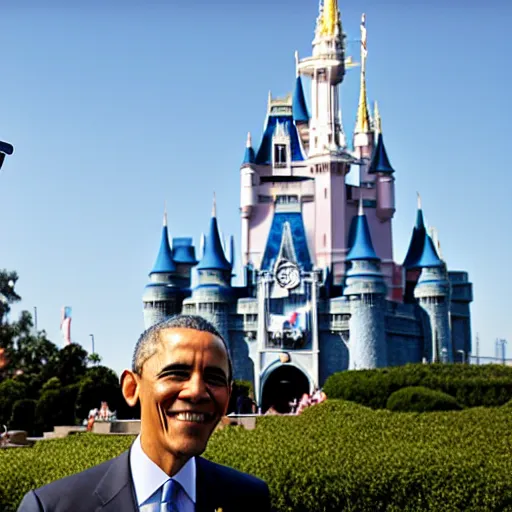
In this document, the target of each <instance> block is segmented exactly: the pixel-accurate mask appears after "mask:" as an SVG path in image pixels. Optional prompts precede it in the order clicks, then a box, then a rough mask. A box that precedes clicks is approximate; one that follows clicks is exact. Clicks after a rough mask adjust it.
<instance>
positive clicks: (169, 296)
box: [142, 213, 181, 329]
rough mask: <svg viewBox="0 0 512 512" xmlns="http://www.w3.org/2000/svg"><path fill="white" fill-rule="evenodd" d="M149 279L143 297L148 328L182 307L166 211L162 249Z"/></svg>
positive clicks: (161, 242) (177, 311) (145, 320)
mask: <svg viewBox="0 0 512 512" xmlns="http://www.w3.org/2000/svg"><path fill="white" fill-rule="evenodd" d="M149 280H150V282H149V284H148V285H147V286H146V288H145V289H144V295H143V298H142V301H143V303H144V326H145V328H146V329H148V328H149V327H151V326H152V325H154V324H156V323H158V322H161V321H163V320H165V319H166V318H169V317H170V316H172V315H175V314H177V313H179V311H180V309H181V304H180V293H181V290H180V278H179V276H178V275H177V268H176V265H175V263H174V261H173V258H172V251H171V247H170V245H169V233H168V230H167V213H164V222H163V227H162V238H161V241H160V249H159V251H158V255H157V258H156V261H155V264H154V266H153V269H152V270H151V272H150V274H149Z"/></svg>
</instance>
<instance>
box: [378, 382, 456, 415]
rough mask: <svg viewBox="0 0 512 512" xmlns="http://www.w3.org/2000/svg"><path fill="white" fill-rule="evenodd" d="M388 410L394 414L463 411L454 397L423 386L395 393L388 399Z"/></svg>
mask: <svg viewBox="0 0 512 512" xmlns="http://www.w3.org/2000/svg"><path fill="white" fill-rule="evenodd" d="M386 408H387V409H389V410H390V411H394V412H433V411H460V410H461V409H462V407H461V406H460V405H459V404H458V403H457V400H455V398H453V396H451V395H447V394H446V393H443V392H442V391H436V390H434V389H429V388H425V387H423V386H413V387H409V388H402V389H399V390H398V391H395V392H394V393H392V394H391V396H390V397H389V398H388V402H387V404H386Z"/></svg>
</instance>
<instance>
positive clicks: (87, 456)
mask: <svg viewBox="0 0 512 512" xmlns="http://www.w3.org/2000/svg"><path fill="white" fill-rule="evenodd" d="M132 439H133V438H132V437H131V436H95V435H94V434H84V435H76V436H71V437H69V438H67V439H63V440H52V441H41V442H39V443H37V444H36V445H35V446H34V447H33V448H23V449H11V450H0V510H2V511H3V512H11V511H15V510H16V507H17V505H18V504H19V502H20V500H21V498H22V496H23V494H24V493H25V492H26V491H28V490H29V489H30V488H33V487H37V486H40V485H43V484H45V483H47V482H50V481H52V480H54V479H56V478H60V477H63V476H64V475H67V474H71V473H74V472H77V471H80V470H83V469H85V468H86V467H90V466H92V465H94V464H98V463H100V462H101V461H103V460H106V459H108V458H111V457H114V456H116V455H118V454H119V453H121V452H122V451H123V450H125V449H126V448H128V446H129V444H130V443H131V441H132ZM510 446H512V428H511V416H510V410H509V409H508V408H492V409H484V408H474V409H467V410H463V411H460V412H439V413H437V412H434V413H430V414H417V413H402V414H396V413H393V412H390V411H386V410H381V411H374V410H371V409H369V408H366V407H363V406H360V405H357V404H352V403H347V402H343V401H338V400H328V401H327V402H325V403H323V404H320V405H316V406H314V407H311V408H308V409H306V410H305V411H304V413H303V414H302V415H301V416H297V417H279V416H272V417H269V416H267V417H262V418H259V419H258V426H257V428H256V429H255V430H252V431H247V430H245V429H243V428H242V427H227V428H224V429H223V430H220V431H218V432H217V433H215V434H214V436H213V437H212V439H211V441H210V444H209V447H208V450H207V452H206V456H207V457H208V458H210V459H212V460H215V461H217V462H220V463H222V464H227V465H230V466H233V467H235V468H237V469H240V470H242V471H247V472H249V473H252V474H254V475H256V476H259V477H261V478H263V479H264V480H266V481H267V482H268V483H269V486H270V489H271V494H272V501H273V504H274V506H275V507H276V509H277V511H279V512H292V511H294V512H306V511H307V512H320V511H322V512H331V511H332V512H334V511H336V512H338V511H340V510H344V511H359V512H380V511H393V512H398V511H400V512H412V511H414V512H416V511H420V510H421V511H436V512H438V511H441V510H442V511H446V512H450V511H466V512H477V511H478V512H487V511H489V512H494V511H496V512H497V511H505V510H512V457H511V456H510ZM248 505H250V504H248ZM248 510H249V506H248Z"/></svg>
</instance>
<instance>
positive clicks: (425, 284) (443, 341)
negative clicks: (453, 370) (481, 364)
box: [414, 231, 453, 363]
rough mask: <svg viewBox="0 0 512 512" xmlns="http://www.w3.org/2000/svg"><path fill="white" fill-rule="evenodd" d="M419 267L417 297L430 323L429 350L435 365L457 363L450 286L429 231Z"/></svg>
mask: <svg viewBox="0 0 512 512" xmlns="http://www.w3.org/2000/svg"><path fill="white" fill-rule="evenodd" d="M415 267H419V268H421V274H420V277H419V279H418V284H417V285H416V288H415V289H414V296H415V297H416V298H417V299H418V302H419V305H420V307H421V308H422V309H423V310H424V311H425V312H426V313H427V315H428V318H429V320H430V329H431V333H430V334H431V344H430V346H428V345H427V346H426V347H425V352H426V354H427V359H429V360H430V361H432V362H439V361H441V362H445V363H448V362H453V349H452V336H451V328H450V282H449V280H448V274H447V271H446V265H445V264H444V262H443V261H441V259H440V258H439V255H438V254H437V251H436V248H435V247H434V242H433V241H432V238H430V236H429V235H428V234H427V232H426V231H425V235H424V241H423V251H422V253H421V256H420V257H419V259H418V261H417V262H416V263H415ZM426 339H428V337H427V336H426Z"/></svg>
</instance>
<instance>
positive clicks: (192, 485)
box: [18, 315, 270, 512]
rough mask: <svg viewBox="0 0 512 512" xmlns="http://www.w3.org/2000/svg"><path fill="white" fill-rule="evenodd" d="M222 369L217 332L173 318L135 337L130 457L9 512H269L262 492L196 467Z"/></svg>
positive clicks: (224, 386) (212, 421)
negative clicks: (137, 412)
mask: <svg viewBox="0 0 512 512" xmlns="http://www.w3.org/2000/svg"><path fill="white" fill-rule="evenodd" d="M231 381H232V363H231V359H230V357H229V352H228V350H227V347H226V343H225V341H224V340H223V338H222V336H221V335H220V334H219V332H218V331H217V330H216V329H215V328H214V327H213V326H212V325H211V324H210V323H209V322H207V321H206V320H204V319H203V318H201V317H197V316H185V315H181V316H176V317H173V318H172V319H170V320H168V321H165V322H162V323H160V324H157V325H155V326H153V327H151V328H150V329H148V330H147V331H146V332H144V333H143V334H142V336H141V337H140V339H139V341H138V343H137V346H136V347H135V352H134V356H133V363H132V369H131V370H125V371H124V372H123V374H122V376H121V386H122V391H123V396H124V398H125V400H126V402H127V403H128V404H129V405H130V406H135V405H136V404H137V402H138V401H140V408H141V432H140V435H139V436H138V437H137V439H136V440H135V442H134V443H133V445H132V446H131V448H130V450H129V451H127V452H125V453H123V454H121V455H120V456H119V457H117V458H115V459H112V460H109V461H107V462H105V463H103V464H101V465H99V466H95V467H93V468H91V469H88V470H87V471H84V472H83V473H78V474H76V475H72V476H70V477H67V478H64V479H62V480H58V481H56V482H53V483H51V484H49V485H46V486H44V487H41V488H39V489H36V490H35V491H30V492H29V493H27V494H26V495H25V497H24V499H23V501H22V503H21V505H20V507H19V509H18V512H41V511H44V512H137V511H141V512H150V511H155V512H164V511H165V512H215V511H222V512H229V511H233V512H240V511H243V510H257V511H258V512H267V511H269V510H270V499H269V491H268V487H267V485H266V484H265V483H264V482H263V481H261V480H258V479H257V478H255V477H252V476H250V475H247V474H244V473H240V472H238V471H235V470H234V469H231V468H228V467H225V466H221V465H218V464H214V463H213V462H209V461H207V460H206V459H204V458H202V457H199V455H201V454H202V453H203V452H204V450H205V449H206V445H207V442H208V439H209V438H210V436H211V434H212V432H213V430H214V429H215V426H216V425H217V424H218V422H219V421H220V419H221V417H222V416H223V415H225V414H226V411H227V408H228V404H229V398H230V395H231Z"/></svg>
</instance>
